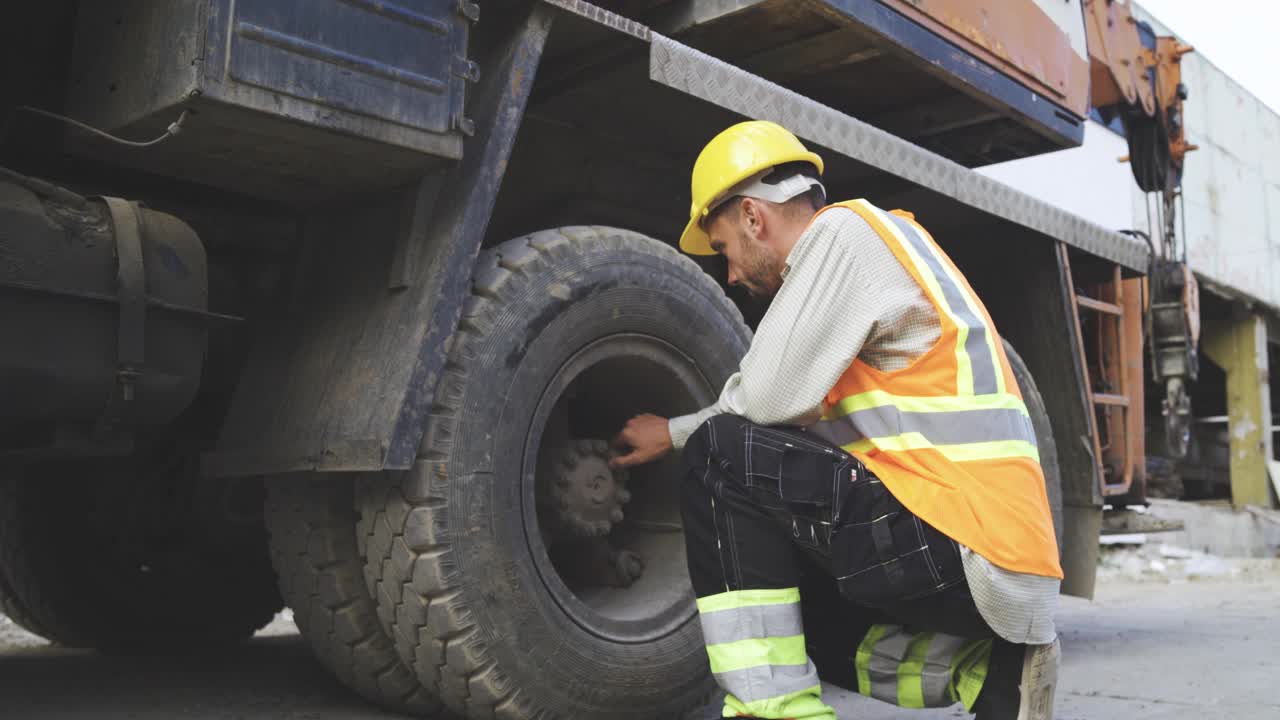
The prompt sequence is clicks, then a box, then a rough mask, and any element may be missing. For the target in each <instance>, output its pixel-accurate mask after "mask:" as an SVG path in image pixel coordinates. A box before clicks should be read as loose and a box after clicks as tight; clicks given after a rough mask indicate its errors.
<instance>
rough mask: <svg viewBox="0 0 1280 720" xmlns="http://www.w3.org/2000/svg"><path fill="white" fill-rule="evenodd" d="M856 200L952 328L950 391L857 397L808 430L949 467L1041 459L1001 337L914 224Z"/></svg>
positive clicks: (861, 448)
mask: <svg viewBox="0 0 1280 720" xmlns="http://www.w3.org/2000/svg"><path fill="white" fill-rule="evenodd" d="M855 203H856V204H857V205H858V206H859V207H860V208H861V209H863V210H864V211H865V212H867V213H869V214H871V215H873V216H874V217H876V219H878V220H879V221H880V225H881V227H882V228H883V229H884V230H885V231H887V232H888V233H889V234H890V235H891V236H892V238H893V241H894V242H896V243H897V244H898V246H899V247H900V248H901V249H902V251H903V253H904V254H905V255H906V256H908V257H909V258H910V260H911V263H912V265H913V268H914V269H915V271H916V275H917V276H919V278H920V279H921V280H923V283H924V285H925V286H926V289H927V291H928V292H929V294H930V295H931V296H932V299H933V301H934V304H935V306H936V307H937V308H938V310H939V312H943V313H946V314H947V317H948V319H950V320H951V322H952V324H953V325H954V326H955V327H956V335H957V336H956V343H955V357H956V394H955V395H951V396H935V397H907V396H894V395H890V394H889V393H886V392H883V391H869V392H865V393H860V394H858V395H855V396H851V397H847V398H842V399H841V400H840V401H839V402H837V403H835V404H834V405H833V406H832V407H830V408H828V410H827V412H826V413H824V415H823V419H822V420H821V421H819V422H818V423H817V424H815V425H813V426H812V427H811V428H810V429H811V430H812V431H813V432H815V433H817V434H818V435H819V436H821V437H823V438H825V439H826V440H828V441H830V442H832V443H835V444H836V445H839V446H841V447H843V448H844V449H845V450H847V451H850V452H865V451H867V450H869V449H871V448H879V449H882V450H888V451H894V450H897V451H901V450H922V449H935V450H937V451H938V452H940V453H941V454H942V455H943V456H944V457H946V458H947V459H949V460H952V461H954V462H965V461H972V460H981V459H995V458H1008V457H1026V458H1031V459H1034V460H1035V461H1037V462H1039V460H1040V454H1039V452H1038V451H1037V449H1036V436H1035V429H1034V428H1033V427H1032V425H1031V416H1030V415H1029V414H1028V413H1027V408H1026V405H1025V404H1024V403H1023V402H1022V400H1021V398H1019V397H1018V396H1016V395H1014V394H1011V393H1008V392H1006V388H1005V381H1004V372H1003V368H1002V363H1001V361H1000V355H999V353H998V352H997V351H996V343H997V342H999V338H998V337H996V335H995V333H994V332H991V331H990V330H989V329H988V327H987V324H986V322H985V321H984V320H983V319H982V318H983V312H982V310H981V309H980V306H979V304H978V303H977V301H976V299H975V298H973V296H972V294H971V293H970V292H969V291H968V290H967V289H966V288H965V287H964V286H963V285H962V284H961V282H960V280H959V279H958V278H957V277H956V276H955V274H954V271H953V269H952V268H951V266H950V263H949V262H947V261H945V260H944V259H943V258H941V257H939V254H938V253H937V252H936V251H935V249H934V247H933V244H932V243H931V242H930V241H929V240H928V239H927V238H925V236H924V234H923V233H922V232H921V231H920V230H919V229H918V228H917V227H916V226H915V225H914V224H913V223H912V222H910V221H908V220H907V219H905V218H903V217H900V216H899V215H896V214H894V213H887V212H884V211H883V210H881V209H880V208H877V207H875V206H874V205H872V204H870V203H868V202H867V201H865V200H856V201H854V203H850V204H855ZM850 209H853V208H850ZM855 212H856V210H855Z"/></svg>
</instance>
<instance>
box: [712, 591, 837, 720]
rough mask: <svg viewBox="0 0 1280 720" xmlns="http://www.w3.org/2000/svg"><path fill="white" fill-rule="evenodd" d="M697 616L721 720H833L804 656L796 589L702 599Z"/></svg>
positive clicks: (735, 592) (812, 667) (819, 684)
mask: <svg viewBox="0 0 1280 720" xmlns="http://www.w3.org/2000/svg"><path fill="white" fill-rule="evenodd" d="M698 613H699V617H700V618H701V620H702V634H703V636H704V638H705V639H706V643H707V657H708V658H709V659H710V660H711V672H712V673H713V674H714V675H715V678H716V682H718V683H719V684H720V687H722V688H724V690H725V692H727V693H728V697H726V698H725V712H724V715H725V717H736V716H738V715H747V716H750V717H756V718H795V720H802V719H804V720H810V719H812V720H835V713H834V712H833V711H832V710H831V708H830V707H828V706H827V705H826V704H825V703H823V702H822V687H821V683H820V682H819V680H818V671H817V669H816V668H815V667H814V665H813V663H812V662H811V661H810V660H809V657H808V655H806V654H805V644H804V629H803V627H802V624H801V616H800V590H799V588H794V587H792V588H781V589H757V590H735V591H730V592H724V593H719V594H717V595H710V596H707V597H701V598H698Z"/></svg>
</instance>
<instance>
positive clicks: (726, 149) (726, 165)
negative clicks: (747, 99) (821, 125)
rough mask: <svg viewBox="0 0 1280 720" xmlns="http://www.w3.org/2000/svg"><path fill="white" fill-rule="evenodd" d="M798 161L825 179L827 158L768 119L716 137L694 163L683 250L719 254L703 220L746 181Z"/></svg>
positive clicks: (736, 127)
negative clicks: (725, 197) (712, 247)
mask: <svg viewBox="0 0 1280 720" xmlns="http://www.w3.org/2000/svg"><path fill="white" fill-rule="evenodd" d="M796 161H804V162H809V163H812V164H813V166H814V167H816V168H817V169H818V174H819V175H821V174H822V169H823V167H822V158H820V157H818V156H817V155H816V154H814V153H811V152H809V150H808V149H806V148H805V146H804V145H803V144H801V143H800V140H799V139H797V138H796V136H795V135H792V134H791V131H789V130H787V129H786V128H784V127H782V126H781V125H779V124H777V123H772V122H768V121H767V120H752V121H750V122H744V123H738V124H737V125H734V126H732V127H730V128H728V129H726V130H725V131H723V132H721V133H720V134H719V135H717V136H715V137H714V138H712V139H711V142H709V143H707V146H706V147H704V148H703V149H702V152H701V153H699V154H698V160H697V161H696V162H695V163H694V164H693V183H692V190H693V203H692V204H691V205H690V206H689V224H688V225H686V226H685V228H684V234H683V235H681V236H680V249H681V250H683V251H685V252H687V253H689V254H690V255H715V254H716V252H715V250H712V249H711V238H710V237H708V236H707V232H706V230H704V229H703V227H702V221H703V219H705V218H706V217H707V215H708V214H709V213H710V212H711V208H712V206H714V205H715V204H716V201H717V200H721V199H722V198H723V197H724V194H725V193H726V192H728V191H729V190H730V189H732V188H733V187H734V186H735V185H737V184H738V183H740V182H742V181H744V180H746V179H747V178H750V177H751V176H753V175H755V174H757V173H759V172H761V171H763V170H766V169H768V168H771V167H775V166H777V165H782V164H783V163H789V162H796Z"/></svg>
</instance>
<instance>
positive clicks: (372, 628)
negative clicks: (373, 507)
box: [266, 474, 441, 717]
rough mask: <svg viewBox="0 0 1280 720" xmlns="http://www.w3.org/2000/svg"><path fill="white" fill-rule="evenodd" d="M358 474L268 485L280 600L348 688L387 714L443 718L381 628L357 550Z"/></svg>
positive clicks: (273, 559)
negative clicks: (281, 599)
mask: <svg viewBox="0 0 1280 720" xmlns="http://www.w3.org/2000/svg"><path fill="white" fill-rule="evenodd" d="M354 495H355V490H354V486H353V481H352V478H351V476H350V475H347V474H329V475H306V476H298V475H289V476H280V477H274V478H271V479H270V480H269V481H268V483H267V504H266V521H267V531H268V532H269V533H270V535H271V563H272V565H273V566H275V569H276V576H277V578H278V581H279V584H280V594H281V595H283V596H284V601H285V604H287V605H288V606H289V607H290V608H291V609H292V610H293V620H294V623H295V624H296V625H297V626H298V629H299V631H301V633H302V635H303V637H305V638H306V639H307V641H308V643H310V645H311V651H312V653H313V654H314V655H315V656H316V658H317V659H318V660H319V661H320V662H321V663H322V664H323V665H324V666H325V667H326V668H327V669H328V670H329V672H331V673H333V674H334V675H335V676H336V677H337V678H338V679H339V680H341V681H342V682H343V684H345V685H346V686H347V687H349V688H351V689H353V690H355V691H356V692H358V693H359V694H360V695H362V696H364V697H365V698H366V699H368V700H371V701H373V702H375V703H377V704H379V705H382V706H383V707H387V708H390V709H392V710H397V711H399V712H404V713H410V714H412V715H416V716H419V717H433V716H438V715H439V714H440V710H441V705H440V702H439V701H438V700H436V699H435V698H433V697H431V695H430V694H428V693H427V692H426V691H425V690H424V689H423V688H422V686H421V685H419V684H418V680H417V678H415V677H414V676H413V672H412V671H411V670H410V669H409V668H408V667H407V666H405V665H404V664H403V663H402V662H400V658H399V656H397V655H396V651H395V648H393V647H392V646H391V641H390V640H389V639H388V638H387V635H386V633H385V632H384V631H383V629H382V625H381V624H380V623H379V622H378V614H377V607H376V606H375V605H374V602H373V599H372V598H370V597H369V594H368V592H366V590H365V584H364V562H363V561H362V560H361V558H360V554H359V552H358V551H357V547H356V517H357V516H356V513H355V511H354V509H353V503H354Z"/></svg>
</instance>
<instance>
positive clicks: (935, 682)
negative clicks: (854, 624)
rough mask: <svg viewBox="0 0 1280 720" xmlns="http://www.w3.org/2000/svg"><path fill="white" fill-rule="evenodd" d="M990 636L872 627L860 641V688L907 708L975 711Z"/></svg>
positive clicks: (984, 675) (985, 671) (861, 690)
mask: <svg viewBox="0 0 1280 720" xmlns="http://www.w3.org/2000/svg"><path fill="white" fill-rule="evenodd" d="M991 644H992V641H991V640H990V639H986V640H966V639H964V638H959V637H955V636H952V635H943V634H941V633H915V634H912V633H908V632H907V631H906V630H905V629H904V628H903V627H902V626H901V625H872V626H871V629H870V630H868V631H867V634H866V636H865V637H863V639H862V642H861V644H859V645H858V652H857V656H856V658H855V660H854V664H855V665H856V666H857V673H858V691H859V692H861V693H862V694H863V695H867V696H869V697H873V698H876V699H877V700H883V701H885V702H890V703H893V704H895V705H898V706H900V707H905V708H924V707H945V706H947V705H951V704H954V703H956V702H962V703H964V707H965V709H966V710H972V709H973V704H974V702H976V701H977V699H978V693H979V692H980V691H981V690H982V684H983V681H985V680H986V677H987V667H988V665H989V663H990V660H991Z"/></svg>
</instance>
